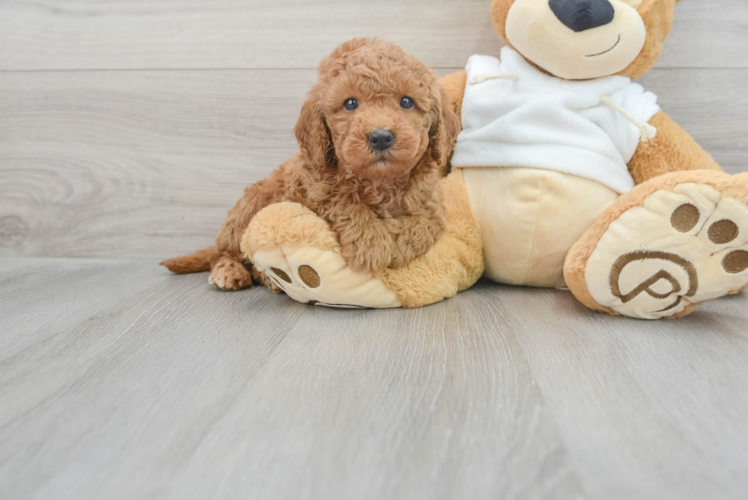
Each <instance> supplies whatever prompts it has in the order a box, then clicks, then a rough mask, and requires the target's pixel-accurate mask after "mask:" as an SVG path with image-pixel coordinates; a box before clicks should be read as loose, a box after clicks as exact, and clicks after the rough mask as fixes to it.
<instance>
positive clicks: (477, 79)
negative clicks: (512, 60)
mask: <svg viewBox="0 0 748 500" xmlns="http://www.w3.org/2000/svg"><path fill="white" fill-rule="evenodd" d="M491 80H511V81H513V82H518V81H519V77H517V76H514V75H507V74H506V73H496V74H494V75H485V74H483V75H475V76H474V77H472V78H471V79H470V81H469V82H468V83H469V84H470V86H471V87H475V86H476V85H480V84H481V83H486V82H490V81H491Z"/></svg>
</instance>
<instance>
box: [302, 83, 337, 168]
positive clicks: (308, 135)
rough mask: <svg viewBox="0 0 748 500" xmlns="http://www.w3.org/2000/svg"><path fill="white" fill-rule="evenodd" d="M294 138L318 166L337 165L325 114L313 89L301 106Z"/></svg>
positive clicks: (303, 152)
mask: <svg viewBox="0 0 748 500" xmlns="http://www.w3.org/2000/svg"><path fill="white" fill-rule="evenodd" d="M294 134H295V135H296V140H297V141H298V142H299V148H300V149H301V153H302V154H303V155H304V156H305V157H307V159H308V160H309V161H310V162H311V163H312V164H313V165H315V166H317V167H319V168H325V167H334V166H336V165H337V158H336V157H335V147H334V146H333V143H332V136H331V134H330V129H328V128H327V123H326V121H325V115H324V114H323V113H322V110H321V109H320V106H319V97H318V96H317V92H316V90H315V89H312V91H311V92H309V95H308V96H307V99H306V102H305V103H304V106H302V108H301V115H299V121H297V122H296V127H295V128H294Z"/></svg>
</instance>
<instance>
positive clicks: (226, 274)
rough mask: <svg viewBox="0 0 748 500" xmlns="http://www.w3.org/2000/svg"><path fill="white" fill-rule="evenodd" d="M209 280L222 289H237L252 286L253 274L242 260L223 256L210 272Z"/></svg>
mask: <svg viewBox="0 0 748 500" xmlns="http://www.w3.org/2000/svg"><path fill="white" fill-rule="evenodd" d="M208 281H209V282H210V283H211V284H212V285H213V286H215V287H216V288H218V289H220V290H228V291H237V290H242V289H244V288H249V287H251V286H252V275H251V274H250V273H249V271H247V269H246V268H245V267H244V265H242V263H241V262H237V261H235V260H232V259H229V258H228V257H222V258H221V259H220V260H219V261H218V262H216V265H215V266H214V267H213V270H212V271H211V272H210V278H208Z"/></svg>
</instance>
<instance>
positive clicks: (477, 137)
mask: <svg viewBox="0 0 748 500" xmlns="http://www.w3.org/2000/svg"><path fill="white" fill-rule="evenodd" d="M675 3H676V0H494V1H493V4H492V6H491V14H492V19H493V23H494V27H495V29H496V32H497V33H498V34H499V36H500V37H501V39H502V40H503V41H504V43H505V45H506V47H504V48H503V49H502V51H501V57H500V58H496V57H491V56H481V55H477V56H473V57H471V58H470V59H469V61H468V64H467V66H466V71H465V72H460V73H456V74H453V75H450V76H448V77H445V78H444V79H442V83H443V84H444V85H445V87H446V88H447V91H448V93H449V94H450V98H451V100H452V104H453V106H454V109H455V111H456V112H457V114H458V115H461V116H462V133H461V134H460V136H459V138H458V141H457V145H456V147H455V151H454V155H453V157H452V173H451V174H450V175H449V176H448V177H446V178H445V179H444V180H443V181H442V182H443V187H444V194H445V210H446V213H447V230H446V232H445V234H444V236H443V237H442V238H441V240H440V241H439V242H437V244H436V245H435V246H434V248H433V249H432V250H431V251H430V252H429V253H428V254H426V255H425V256H423V257H421V258H419V259H418V260H416V261H415V262H413V263H411V264H410V265H409V266H407V267H404V268H400V269H388V270H386V271H385V272H384V273H383V274H382V275H378V276H370V275H362V274H360V273H354V272H352V271H350V270H349V269H348V268H347V266H346V265H345V262H344V261H343V259H342V258H341V257H340V253H339V247H338V246H337V239H336V237H335V235H334V233H332V232H331V231H330V230H329V227H328V226H327V224H326V223H325V222H324V221H322V220H321V219H319V218H317V217H316V215H314V214H312V213H311V212H309V211H308V210H306V209H305V208H303V207H301V206H300V205H294V204H290V203H283V204H278V205H272V206H270V207H268V208H266V209H265V210H264V211H263V212H261V213H260V214H259V215H258V216H256V217H255V219H254V220H253V221H252V223H251V224H250V226H249V228H248V230H247V233H246V234H245V238H244V244H243V249H244V251H245V253H246V255H247V257H248V258H250V259H251V260H252V261H253V262H254V263H255V264H256V265H257V267H258V268H260V269H261V270H263V271H265V272H270V273H272V271H271V269H281V270H283V272H284V274H286V275H288V276H289V280H288V281H289V282H288V283H286V286H285V287H284V289H285V291H286V292H287V293H288V294H289V295H290V296H291V297H292V298H294V299H296V300H299V301H303V302H310V303H315V304H319V305H333V306H349V307H397V306H405V307H418V306H423V305H426V304H430V303H433V302H436V301H438V300H441V299H443V298H446V297H450V296H452V295H454V294H455V293H456V292H457V291H459V290H462V289H465V288H467V287H469V286H471V285H472V284H473V283H474V282H475V281H476V280H477V279H478V278H479V277H480V275H481V274H482V273H484V275H485V276H486V277H488V278H490V279H492V280H494V281H496V282H499V283H508V284H513V285H527V286H536V287H564V286H568V287H569V288H570V289H571V291H572V292H573V293H574V295H575V296H576V297H577V298H578V299H579V300H580V301H582V302H583V303H584V304H585V305H587V306H588V307H591V308H593V309H598V310H602V311H606V312H608V313H610V314H614V315H626V316H631V317H636V318H646V319H657V318H665V317H680V316H685V315H686V314H688V313H690V312H691V311H693V309H694V307H695V306H696V305H698V304H700V303H702V302H705V301H707V300H711V299H715V298H718V297H722V296H724V295H727V294H730V293H735V292H737V291H739V290H742V289H745V288H746V287H747V286H748V285H747V284H748V206H746V203H748V174H739V175H735V176H729V175H727V174H725V173H724V172H723V171H722V169H721V168H720V167H719V166H718V165H717V164H716V163H715V162H714V160H713V159H712V158H711V157H710V156H709V155H708V154H707V153H706V152H705V151H704V150H703V149H701V147H699V146H698V144H696V142H695V141H694V140H693V139H692V138H691V137H690V136H689V135H688V134H687V133H686V132H685V131H683V130H682V129H681V128H680V127H679V126H678V125H677V124H675V123H674V122H673V121H672V120H671V119H670V118H669V117H668V116H667V115H666V114H665V113H664V112H663V111H661V110H660V108H659V106H658V105H657V97H656V96H655V95H654V94H652V93H650V92H646V91H645V90H644V89H643V88H642V87H641V86H640V85H639V84H637V83H633V82H632V79H636V78H638V77H640V76H642V75H643V74H644V73H646V72H647V71H648V70H649V69H650V68H651V67H652V66H653V65H654V63H655V61H656V60H657V58H658V57H659V55H660V51H661V45H662V43H663V42H664V40H665V38H666V36H667V34H668V32H669V31H670V27H671V25H672V21H673V14H674V10H675ZM299 269H301V270H302V271H303V272H302V273H299ZM310 270H311V271H310ZM312 275H313V278H314V279H311V280H310V279H309V276H312Z"/></svg>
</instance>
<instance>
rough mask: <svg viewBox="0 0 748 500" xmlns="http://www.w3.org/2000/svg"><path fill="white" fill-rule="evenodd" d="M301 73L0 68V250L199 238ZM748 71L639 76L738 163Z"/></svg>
mask: <svg viewBox="0 0 748 500" xmlns="http://www.w3.org/2000/svg"><path fill="white" fill-rule="evenodd" d="M450 71H451V70H444V71H443V72H442V73H449V72H450ZM314 80H315V72H314V71H313V70H304V71H254V70H253V71H211V72H205V71H174V72H171V71H169V72H159V71H145V72H139V71H137V72H129V71H128V72H90V73H89V72H73V73H69V72H62V73H43V74H37V73H4V74H3V73H0V137H2V141H3V147H2V148H0V255H5V256H21V255H26V256H41V257H86V258H112V257H118V258H149V259H153V260H158V259H161V258H165V257H170V256H173V255H175V254H179V253H183V252H187V251H192V250H195V249H198V248H202V247H204V246H207V245H209V244H211V243H212V241H213V239H214V237H215V234H216V233H217V231H218V229H219V227H220V224H221V222H222V221H223V217H224V215H225V211H226V210H227V209H228V208H230V207H231V206H232V205H233V204H234V202H235V201H236V200H237V199H238V198H239V197H240V196H241V193H242V190H243V188H244V186H246V185H248V184H250V183H252V182H255V181H257V180H259V179H261V178H263V177H264V176H266V175H268V173H269V172H270V171H271V170H272V169H273V168H275V167H276V166H277V165H279V164H280V163H281V162H283V161H285V160H286V159H287V158H289V157H290V156H291V155H292V154H293V153H294V151H295V149H296V142H295V139H294V137H293V134H292V129H293V126H294V124H295V122H296V119H297V117H298V113H299V110H300V108H301V105H302V102H303V100H304V96H305V94H306V92H307V90H308V89H309V86H310V85H311V84H312V83H313V82H314ZM747 80H748V70H719V71H709V70H656V71H653V72H652V73H651V74H650V75H647V76H646V77H645V78H644V79H643V80H642V83H643V84H644V85H645V86H646V87H647V88H649V89H651V90H652V91H654V92H656V93H658V94H659V95H660V102H661V105H662V107H663V109H665V110H666V111H667V112H668V113H670V114H671V115H672V116H673V118H674V119H676V121H678V122H679V123H680V124H681V125H682V126H683V127H684V128H685V129H686V130H688V131H689V132H691V133H692V134H693V135H694V137H695V138H696V139H697V140H698V141H699V142H700V143H701V144H702V145H703V146H704V147H705V148H706V149H707V150H708V151H710V152H712V153H713V155H714V156H715V158H716V159H717V160H718V161H720V162H721V163H722V164H723V165H724V166H725V167H726V168H727V169H728V170H729V171H730V172H732V173H737V172H740V171H746V170H747V169H748V148H746V145H745V137H748V120H746V117H747V116H748V97H746V95H745V93H744V92H742V90H741V89H742V88H743V85H744V82H745V81H747ZM278 82H282V84H279V83H278Z"/></svg>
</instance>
